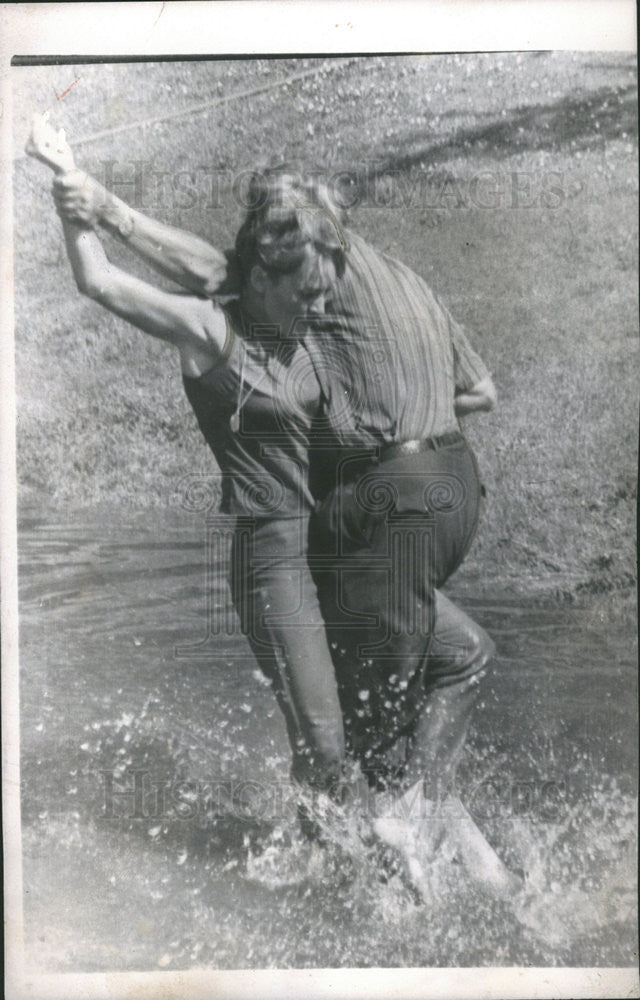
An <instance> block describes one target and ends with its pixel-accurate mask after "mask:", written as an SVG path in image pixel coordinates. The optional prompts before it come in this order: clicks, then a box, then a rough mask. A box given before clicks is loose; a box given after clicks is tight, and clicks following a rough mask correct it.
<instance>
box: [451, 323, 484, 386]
mask: <svg viewBox="0 0 640 1000" xmlns="http://www.w3.org/2000/svg"><path fill="white" fill-rule="evenodd" d="M447 318H448V321H449V332H450V335H451V343H452V345H453V378H454V382H455V387H456V390H457V392H468V391H469V390H470V389H473V387H474V385H477V383H478V382H481V381H482V379H485V378H488V377H489V376H490V372H489V369H488V368H487V366H486V365H485V363H484V361H483V360H482V358H481V357H480V356H479V355H478V354H476V352H475V351H474V349H473V348H472V346H471V344H470V343H469V339H468V337H467V335H466V333H465V331H464V327H462V326H461V325H460V323H457V322H456V320H455V319H453V317H452V316H451V315H450V313H449V312H448V311H447Z"/></svg>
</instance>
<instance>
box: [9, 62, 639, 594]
mask: <svg viewBox="0 0 640 1000" xmlns="http://www.w3.org/2000/svg"><path fill="white" fill-rule="evenodd" d="M315 64H317V65H318V67H319V68H321V67H322V61H321V60H303V61H294V60H276V61H264V60H263V61H256V62H254V63H247V62H224V61H222V62H212V63H202V64H188V65H187V64H180V63H176V64H170V63H169V64H148V65H145V64H142V65H140V64H133V65H114V66H103V67H102V66H86V67H85V66H78V67H47V68H37V69H34V68H30V69H27V68H20V69H15V70H13V73H14V74H15V105H16V112H17V114H16V128H15V133H16V148H17V152H19V151H20V148H21V146H22V145H23V143H24V138H25V136H26V130H27V127H28V120H29V117H30V115H31V113H32V111H33V110H34V109H40V108H43V107H46V106H47V105H48V104H50V103H51V101H52V91H53V90H54V89H55V90H56V91H57V92H58V93H61V92H62V91H63V90H65V88H66V87H67V86H68V85H69V83H70V82H71V81H73V80H74V79H75V78H76V77H78V76H80V77H81V80H80V82H79V83H78V84H77V85H76V86H74V87H73V89H72V90H71V91H70V92H69V94H68V95H67V97H66V98H65V100H64V103H62V102H61V103H59V104H58V103H57V102H56V107H55V118H56V122H59V123H60V124H64V125H65V126H66V127H67V129H68V132H69V135H70V137H71V140H72V141H73V138H74V136H76V137H82V136H87V135H90V134H92V133H93V132H97V131H100V130H102V129H105V128H109V127H117V126H118V125H120V124H122V123H125V122H131V121H143V120H146V119H149V118H151V117H154V116H157V115H161V114H163V113H167V112H169V111H173V110H180V109H184V110H185V111H186V110H187V109H188V108H189V107H191V106H193V105H196V104H198V103H200V102H205V101H208V100H214V99H217V98H220V97H223V96H225V95H228V94H232V93H238V92H240V91H244V90H247V89H250V88H251V87H253V86H258V85H261V84H263V83H265V82H267V81H269V80H273V81H274V83H275V82H276V81H278V80H282V79H283V78H285V77H287V76H288V75H290V74H291V73H295V72H297V71H299V70H300V69H301V68H305V67H307V66H313V65H315ZM67 77H68V79H67ZM635 106H636V102H635V64H634V60H633V59H632V57H631V56H617V55H612V54H600V55H599V54H593V53H577V54H571V53H541V54H538V53H506V54H496V55H464V56H456V55H454V56H433V57H414V56H412V57H400V58H371V57H368V58H363V59H354V60H353V61H352V62H351V63H349V65H347V66H344V67H341V68H339V69H335V70H333V71H327V70H326V69H325V70H323V71H321V72H319V73H318V74H317V75H315V76H313V77H308V78H307V79H305V80H302V81H297V82H292V83H290V84H288V85H287V86H285V87H279V86H278V87H276V86H274V88H273V89H271V90H269V91H268V92H266V93H262V94H259V95H256V96H254V97H252V98H248V99H246V100H243V101H239V102H229V103H226V104H220V105H218V106H216V107H212V108H211V109H210V110H209V111H208V112H206V113H199V114H196V115H189V114H185V115H184V117H180V118H177V119H175V120H173V121H172V122H170V123H157V124H151V125H148V126H146V127H145V128H137V129H133V130H131V131H128V132H126V133H122V134H120V135H116V136H114V137H113V139H109V138H105V139H102V140H97V141H94V142H92V143H87V144H85V145H82V146H80V147H79V150H78V157H77V158H78V161H79V162H80V163H81V164H82V165H83V166H85V167H86V168H87V169H88V170H90V171H91V172H92V173H95V174H97V175H98V176H101V177H103V178H104V177H105V176H106V174H107V172H108V171H109V170H111V173H112V177H113V178H115V179H120V180H122V179H127V178H129V179H130V178H133V177H134V174H135V171H136V169H138V174H139V184H138V189H137V190H136V189H135V188H134V186H133V185H129V187H121V188H118V189H117V191H118V193H121V194H122V196H123V197H125V198H128V199H129V200H131V199H133V200H134V201H136V203H137V204H138V206H139V207H141V208H142V209H143V210H144V211H147V212H148V213H149V214H151V215H155V216H157V217H159V218H162V219H164V220H166V221H168V222H170V223H173V224H175V225H177V226H181V227H184V228H186V229H189V230H192V231H194V232H198V233H199V234H201V235H203V236H205V237H207V238H209V239H211V240H212V241H213V242H214V243H216V244H218V245H224V246H227V245H229V244H230V243H231V241H232V239H233V235H234V232H235V229H236V227H237V225H238V222H239V219H240V217H241V211H240V208H239V206H238V205H237V203H234V197H233V192H232V189H231V184H232V181H233V178H234V177H237V176H238V174H239V172H241V171H242V170H245V169H248V168H250V167H253V166H255V165H256V163H258V164H260V163H266V162H269V161H272V160H274V159H294V160H296V161H298V162H300V161H301V162H302V165H303V166H306V167H307V168H311V169H317V170H322V171H327V172H333V173H334V174H337V173H338V172H340V171H343V170H348V171H351V173H352V174H353V175H354V183H353V184H352V186H351V188H350V190H351V192H352V194H353V198H354V201H355V204H354V207H353V209H352V211H351V225H352V226H353V228H354V229H356V230H357V231H359V232H360V233H361V234H362V235H364V236H365V237H366V238H367V239H369V240H370V241H371V242H372V243H373V244H374V245H376V246H378V247H380V248H381V249H383V250H386V251H388V252H390V253H392V254H394V255H396V256H398V257H400V258H401V259H403V260H404V261H405V262H406V263H408V264H409V265H410V266H412V267H414V268H415V269H416V270H417V271H418V272H420V273H422V274H423V275H424V276H425V277H426V278H427V280H429V281H430V283H431V284H432V285H433V286H434V287H435V289H436V291H437V292H438V293H439V294H440V295H441V296H442V297H443V298H444V300H445V301H446V302H447V304H448V305H449V306H450V308H451V309H452V312H453V313H454V315H456V316H457V317H459V318H460V319H461V320H463V321H464V322H465V323H466V324H467V325H468V327H469V329H470V330H471V331H472V337H473V340H474V343H475V346H476V347H477V348H478V350H479V352H480V353H481V355H482V356H483V357H484V359H485V360H486V362H487V364H488V365H489V367H490V368H491V370H492V372H493V374H494V377H495V381H496V384H497V387H498V391H499V395H500V402H499V407H498V409H497V410H496V411H495V413H494V414H491V415H490V416H483V417H480V418H478V419H476V420H474V421H472V420H469V421H467V425H468V426H467V432H468V435H469V437H470V439H471V441H472V443H473V444H474V446H475V448H476V450H477V452H478V455H479V459H480V464H481V467H482V469H483V474H484V477H485V482H486V486H487V490H488V497H489V502H488V505H487V510H486V514H485V518H484V522H483V526H482V529H481V531H480V533H479V535H478V538H477V541H476V544H475V547H474V550H473V553H472V555H471V557H470V559H469V560H468V563H467V564H466V567H465V569H464V570H463V576H462V578H461V581H462V582H461V585H464V582H465V580H466V581H468V582H469V583H470V584H471V583H473V585H474V586H475V585H477V583H478V582H479V581H482V582H483V583H484V584H485V585H486V586H487V587H491V586H503V585H505V586H508V587H511V588H513V587H518V588H520V589H524V590H526V591H529V592H530V591H532V590H540V589H542V590H544V592H546V593H548V592H551V593H555V594H556V595H558V596H564V597H567V598H571V599H575V598H578V599H585V598H587V597H589V598H590V599H597V600H598V601H600V602H601V605H602V602H603V601H604V600H605V599H606V596H607V595H612V597H613V595H616V600H617V598H619V597H620V596H621V592H625V593H627V594H628V593H630V588H631V587H632V585H633V580H634V575H635V547H634V546H633V544H632V538H633V535H634V527H635V482H636V467H637V441H636V437H637V413H638V391H637V385H638V377H637V375H638V367H637V355H638V340H637V291H636V281H637V260H636V251H635V248H636V245H637V232H636V217H637V181H636V178H637V159H636V147H635V137H636V134H637V125H636V112H635ZM108 161H111V166H109V165H108ZM136 163H138V167H137V168H136V166H135V164H136ZM48 185H49V177H48V175H47V174H46V172H45V169H44V168H43V167H41V166H40V165H39V164H35V163H33V162H30V161H25V160H20V161H18V162H17V163H16V169H15V206H16V208H15V211H16V226H15V232H16V239H15V257H16V259H15V275H16V360H17V391H18V407H19V409H18V428H17V434H18V476H19V484H20V497H21V503H22V507H23V509H27V508H29V509H38V510H43V509H60V508H63V509H64V510H66V511H70V512H73V511H76V510H78V509H81V508H83V507H88V506H93V505H96V504H104V503H114V504H117V505H118V506H120V507H122V506H129V507H132V508H133V507H144V506H145V505H169V504H171V503H172V502H173V498H174V494H175V488H176V485H177V483H178V482H179V481H180V480H181V479H182V477H183V476H184V475H185V474H186V473H190V472H195V471H203V470H206V469H212V468H213V459H212V458H211V456H210V454H209V452H208V450H207V449H206V447H205V445H204V443H203V441H202V440H201V438H200V435H199V432H198V430H197V427H196V423H195V419H194V417H193V416H192V414H191V412H190V409H189V406H188V403H187V401H186V398H185V397H184V394H183V391H182V386H181V379H180V374H179V369H178V364H177V358H176V357H174V356H170V352H169V349H168V348H166V347H164V346H163V345H160V344H156V343H153V342H151V341H150V340H149V338H146V337H144V336H143V335H142V334H139V333H137V332H136V331H133V330H132V329H131V328H130V327H127V326H126V325H125V324H123V323H122V322H120V321H118V320H116V319H114V318H113V317H111V316H109V315H107V314H106V313H104V312H103V311H101V310H100V308H99V307H97V306H94V305H93V304H91V303H87V302H85V301H83V300H82V299H81V298H80V296H79V295H78V293H77V291H76V289H75V286H74V284H73V281H72V279H71V276H70V271H69V267H68V264H67V262H66V260H65V258H64V253H63V249H62V242H61V238H60V232H59V226H58V222H57V219H56V218H55V215H54V213H53V210H52V206H51V202H50V198H49V195H48ZM236 201H237V200H236ZM110 252H111V254H112V256H113V257H114V259H116V260H120V261H121V262H122V263H124V264H125V265H127V266H129V265H131V264H132V261H131V258H130V257H129V256H128V255H127V253H126V251H124V250H123V249H121V248H120V247H116V246H113V247H111V249H110ZM134 266H136V268H137V270H138V272H139V273H141V274H143V275H144V274H145V271H144V268H142V267H141V266H140V265H137V264H134ZM154 280H155V279H154ZM610 603H611V607H613V605H614V600H613V599H612V601H611V602H610ZM602 606H604V605H602Z"/></svg>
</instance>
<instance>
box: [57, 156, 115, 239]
mask: <svg viewBox="0 0 640 1000" xmlns="http://www.w3.org/2000/svg"><path fill="white" fill-rule="evenodd" d="M52 190H53V198H54V201H55V203H56V208H57V210H58V214H59V215H60V216H62V218H64V219H67V220H68V221H69V222H75V223H76V224H79V225H82V226H86V227H89V228H91V229H95V228H96V227H97V225H98V223H99V222H100V219H101V215H102V212H103V211H104V208H105V204H106V200H107V197H108V195H107V192H106V190H105V189H104V188H103V186H102V185H101V184H99V183H98V181H96V180H94V179H93V177H90V176H89V175H88V174H85V173H84V172H83V171H82V170H71V171H69V172H68V173H65V174H60V175H59V176H58V177H56V178H55V180H54V182H53V189H52Z"/></svg>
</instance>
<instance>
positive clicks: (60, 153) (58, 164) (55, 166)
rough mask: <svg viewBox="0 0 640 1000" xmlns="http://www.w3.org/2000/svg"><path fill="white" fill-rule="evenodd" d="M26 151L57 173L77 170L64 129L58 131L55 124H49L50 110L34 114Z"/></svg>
mask: <svg viewBox="0 0 640 1000" xmlns="http://www.w3.org/2000/svg"><path fill="white" fill-rule="evenodd" d="M25 152H26V153H27V154H28V155H29V156H33V157H35V158H36V160H40V162H41V163H46V165H47V166H48V167H51V169H52V170H54V171H55V173H56V174H63V173H65V172H66V171H68V170H75V163H74V160H73V153H72V152H71V147H70V146H69V143H68V142H67V140H66V138H65V134H64V129H62V128H61V129H59V131H57V132H56V130H55V129H54V127H53V125H50V124H49V112H48V111H45V113H44V114H43V115H35V116H34V119H33V122H32V125H31V134H30V136H29V138H28V140H27V145H26V147H25Z"/></svg>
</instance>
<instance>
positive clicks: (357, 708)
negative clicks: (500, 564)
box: [310, 436, 494, 782]
mask: <svg viewBox="0 0 640 1000" xmlns="http://www.w3.org/2000/svg"><path fill="white" fill-rule="evenodd" d="M352 467H353V463H352V462H351V460H348V461H347V462H346V463H345V464H344V466H343V469H342V470H340V469H339V470H338V476H337V482H336V485H335V487H334V489H333V490H331V491H330V493H329V494H328V495H327V497H326V498H325V500H324V501H323V503H322V504H321V505H320V506H319V507H318V509H317V510H316V512H315V514H314V517H313V519H312V524H311V539H310V560H311V566H312V570H313V574H314V578H315V582H316V586H317V589H318V593H319V599H320V607H321V611H322V614H323V617H324V621H325V626H326V629H327V634H328V636H329V641H330V645H331V648H332V652H333V659H334V665H335V671H336V677H337V681H338V690H339V697H340V702H341V710H342V714H343V722H344V727H345V739H346V743H347V747H348V749H349V750H350V751H351V752H352V753H353V754H354V756H356V757H357V758H358V759H359V761H360V763H361V765H362V767H363V768H364V769H365V770H366V771H367V772H368V773H369V774H370V775H372V782H374V781H376V780H377V777H376V776H378V777H380V776H381V777H382V779H383V781H384V780H389V779H390V778H393V776H394V775H395V776H397V775H398V774H401V773H402V772H403V770H406V767H407V762H408V756H409V755H410V754H411V753H413V754H415V753H417V754H418V757H419V756H420V753H421V751H420V746H419V743H420V740H421V738H422V736H421V734H426V733H427V730H432V729H433V726H425V725H424V722H423V723H422V724H421V723H420V720H421V719H422V718H423V716H424V713H425V712H427V711H428V709H429V706H430V703H431V704H434V705H435V704H436V703H437V702H438V701H441V700H443V699H442V698H441V697H440V696H439V695H436V692H437V691H440V690H442V689H444V688H450V689H451V691H450V693H449V695H448V696H447V699H446V702H447V704H448V705H452V706H453V708H452V709H451V710H449V709H448V710H447V711H448V712H449V714H450V716H451V718H452V719H453V717H454V716H457V717H459V719H458V722H457V723H456V726H457V727H458V729H460V731H461V735H460V734H459V735H458V737H456V739H455V740H454V739H453V737H452V734H443V735H444V736H446V738H447V739H449V740H452V741H453V742H457V743H461V742H463V741H464V732H466V726H467V725H468V720H469V715H470V710H471V707H472V702H473V700H474V697H475V690H477V688H476V689H471V690H473V692H474V695H473V697H471V696H470V694H469V691H470V687H469V681H470V679H471V678H473V677H474V676H476V675H479V674H480V672H481V671H483V670H484V668H485V667H486V665H487V663H488V661H489V659H490V657H491V656H492V654H493V651H494V646H493V643H492V640H491V639H490V637H489V636H488V635H487V633H486V632H485V631H484V629H482V628H481V626H479V625H478V624H477V623H476V622H474V621H473V620H472V619H471V618H470V617H469V616H468V615H466V614H465V613H464V612H463V611H462V610H461V609H459V608H458V607H456V605H455V604H454V603H453V602H452V601H451V600H449V599H448V598H447V597H446V596H445V595H444V594H443V593H441V591H440V588H441V587H442V586H443V584H444V583H445V582H446V581H447V579H448V578H449V577H450V576H451V574H452V573H453V572H454V571H455V570H456V569H457V567H458V566H459V565H460V563H461V562H462V560H463V559H464V557H465V555H466V554H467V552H468V550H469V548H470V545H471V542H472V540H473V537H474V534H475V531H476V527H477V523H478V519H479V513H480V502H481V487H480V480H479V476H478V470H477V463H476V461H475V457H474V455H473V454H472V452H471V450H470V449H469V447H468V445H467V443H466V441H465V440H464V438H462V436H460V437H459V439H458V440H456V441H454V442H452V443H449V444H447V445H446V446H444V447H441V448H434V449H433V450H430V451H424V452H419V453H417V454H411V455H399V456H398V455H396V456H394V457H393V458H391V459H390V460H388V461H381V462H379V463H378V464H376V465H373V466H372V465H369V466H368V467H367V468H365V470H364V471H361V472H360V473H359V474H358V475H356V476H353V475H351V474H350V468H352ZM356 468H357V465H356ZM463 692H464V694H463ZM456 699H459V701H460V703H462V701H464V703H465V706H466V707H465V710H464V712H462V711H460V712H458V711H457V707H456ZM462 729H464V732H462ZM425 738H426V737H425ZM429 755H430V756H433V754H431V752H430V754H429ZM423 756H425V754H424V753H423Z"/></svg>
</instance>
